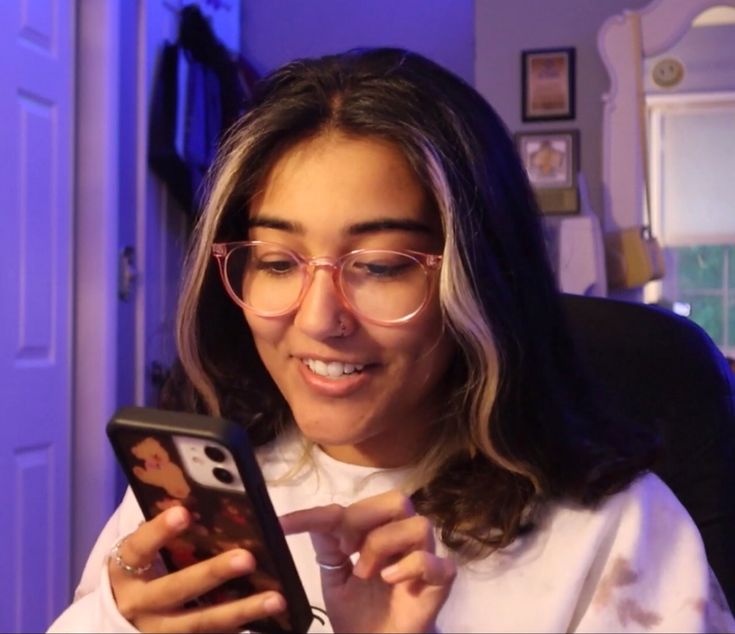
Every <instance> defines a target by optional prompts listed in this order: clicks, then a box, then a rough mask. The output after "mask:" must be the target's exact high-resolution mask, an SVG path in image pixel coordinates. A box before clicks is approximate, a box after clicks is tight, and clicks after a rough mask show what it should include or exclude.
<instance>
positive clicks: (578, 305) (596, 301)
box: [562, 294, 735, 609]
mask: <svg viewBox="0 0 735 634" xmlns="http://www.w3.org/2000/svg"><path fill="white" fill-rule="evenodd" d="M562 304H563V307H564V311H565V313H566V317H567V322H568V324H569V326H570V328H571V331H572V336H573V340H574V343H575V346H576V348H577V353H578V355H579V357H580V360H581V361H582V364H583V366H585V368H586V369H587V372H588V374H589V375H590V378H591V380H592V381H593V384H594V385H595V386H596V387H597V388H598V389H599V391H600V392H601V395H602V396H603V397H604V398H607V399H611V402H612V403H616V404H617V405H619V407H620V410H621V414H623V415H625V416H628V417H630V418H631V419H633V420H634V421H639V422H640V423H641V424H644V425H649V426H651V425H652V426H654V427H656V428H657V429H658V430H659V433H660V435H661V439H662V456H661V459H660V461H659V462H658V464H657V465H656V467H655V468H654V469H653V470H654V471H655V472H656V473H657V474H658V475H659V477H661V479H662V480H663V481H664V482H666V484H668V486H669V488H671V490H672V491H673V492H674V493H675V495H676V496H677V497H678V498H679V501H680V502H681V503H682V504H683V505H684V507H685V508H686V509H687V510H688V511H689V514H690V515H691V516H692V518H693V519H694V522H695V523H696V524H697V526H698V527H699V530H700V532H701V534H702V538H703V540H704V545H705V549H706V551H707V557H708V559H709V562H710V565H711V566H712V569H713V570H714V572H715V574H716V575H717V578H718V580H719V582H720V585H721V586H722V589H723V591H724V593H725V596H726V597H727V600H728V602H729V603H730V606H731V607H733V608H734V609H735V381H733V377H732V371H731V370H730V367H729V364H728V363H727V361H726V359H725V358H724V357H723V355H722V354H721V353H720V351H719V350H718V348H717V347H716V346H715V344H714V343H713V341H712V340H711V339H710V338H709V336H708V335H707V334H706V333H705V332H704V330H702V329H701V328H700V327H699V326H698V325H697V324H695V323H694V322H693V321H691V320H689V319H686V318H684V317H680V316H678V315H675V314H674V313H672V312H669V311H667V310H664V309H661V308H657V307H653V306H647V305H644V304H636V303H631V302H623V301H617V300H612V299H604V298H599V297H582V296H577V295H566V294H565V295H562Z"/></svg>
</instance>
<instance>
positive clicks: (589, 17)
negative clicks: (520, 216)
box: [475, 0, 649, 214]
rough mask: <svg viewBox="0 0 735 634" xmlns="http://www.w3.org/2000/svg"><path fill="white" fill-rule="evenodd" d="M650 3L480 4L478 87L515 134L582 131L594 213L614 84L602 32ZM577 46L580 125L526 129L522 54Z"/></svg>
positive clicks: (561, 0) (498, 0)
mask: <svg viewBox="0 0 735 634" xmlns="http://www.w3.org/2000/svg"><path fill="white" fill-rule="evenodd" d="M648 3H649V0H554V1H553V2H550V1H549V0H513V2H503V1H502V0H476V2H475V42H476V60H475V86H476V87H477V89H478V90H479V91H480V92H481V93H482V94H483V95H484V96H485V98H486V99H488V101H490V103H491V104H492V105H493V106H494V107H495V109H496V110H497V111H498V114H499V115H500V116H501V117H502V119H503V120H504V121H505V123H506V124H507V125H508V127H509V128H510V130H511V131H512V132H517V131H520V130H525V131H541V130H547V129H549V130H553V129H570V128H573V129H578V130H579V131H580V158H581V170H582V172H583V174H584V176H585V178H586V180H587V183H588V185H589V190H590V198H591V203H592V207H593V209H594V210H595V211H596V212H597V213H598V214H601V213H602V186H601V179H602V96H603V94H604V93H606V92H607V90H608V86H609V78H608V76H607V73H606V71H605V68H604V66H603V63H602V60H601V59H600V55H599V53H598V52H597V32H598V31H599V29H600V26H602V23H603V22H604V21H605V20H606V19H607V18H608V17H610V16H611V15H615V14H620V13H622V12H623V10H625V9H637V8H640V7H642V6H645V5H646V4H648ZM567 46H573V47H575V48H576V49H577V51H576V62H577V81H576V92H577V99H576V119H574V120H566V121H552V122H544V123H525V124H522V123H521V51H522V50H525V49H534V48H558V47H567Z"/></svg>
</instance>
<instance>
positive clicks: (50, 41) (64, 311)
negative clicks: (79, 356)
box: [0, 0, 74, 632]
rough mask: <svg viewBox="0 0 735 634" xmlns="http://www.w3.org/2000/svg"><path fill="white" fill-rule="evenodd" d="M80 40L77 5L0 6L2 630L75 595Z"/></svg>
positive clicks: (35, 624) (31, 622)
mask: <svg viewBox="0 0 735 634" xmlns="http://www.w3.org/2000/svg"><path fill="white" fill-rule="evenodd" d="M73 35H74V12H73V3H70V2H49V1H46V2H42V1H40V0H35V1H33V0H25V1H24V2H23V1H21V0H8V1H7V2H3V3H2V7H1V8H0V59H1V60H3V61H2V64H3V68H2V77H3V82H2V83H1V84H0V130H2V152H0V209H2V211H1V212H0V215H1V217H2V231H0V407H2V414H3V422H2V424H0V508H2V509H3V512H4V513H3V514H4V521H3V522H1V523H0V543H3V544H5V547H3V548H1V549H0V570H2V571H3V574H2V575H0V631H5V632H10V631H42V630H44V629H45V628H46V627H48V625H49V624H50V622H51V620H53V618H54V617H55V615H56V614H57V613H58V612H59V611H60V610H61V609H62V608H63V606H64V605H65V604H66V603H68V600H69V535H70V532H69V525H70V520H69V504H70V494H69V490H70V471H69V469H70V462H69V446H70V444H69V443H70V430H71V357H70V346H71V297H72V281H71V280H72V268H71V258H72V245H71V240H72V232H71V229H72V205H71V196H72V188H71V183H72V175H73V171H72V170H73V165H74V161H73V147H72V138H73V137H72V135H73V94H74V91H73Z"/></svg>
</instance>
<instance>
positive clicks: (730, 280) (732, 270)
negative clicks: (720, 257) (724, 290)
mask: <svg viewBox="0 0 735 634" xmlns="http://www.w3.org/2000/svg"><path fill="white" fill-rule="evenodd" d="M727 263H728V271H727V286H728V288H735V245H733V244H731V245H730V246H729V247H727Z"/></svg>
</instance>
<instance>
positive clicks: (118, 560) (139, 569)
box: [110, 535, 153, 577]
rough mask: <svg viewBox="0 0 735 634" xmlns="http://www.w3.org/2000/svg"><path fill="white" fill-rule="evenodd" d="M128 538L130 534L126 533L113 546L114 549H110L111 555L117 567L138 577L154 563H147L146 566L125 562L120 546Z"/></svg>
mask: <svg viewBox="0 0 735 634" xmlns="http://www.w3.org/2000/svg"><path fill="white" fill-rule="evenodd" d="M127 538H128V536H127V535H126V536H125V537H123V538H122V539H120V540H118V542H117V543H116V544H115V545H114V546H113V547H112V550H111V551H110V557H112V559H113V561H114V562H115V564H116V565H117V567H118V568H120V569H121V570H122V571H123V572H124V573H125V574H128V575H132V576H133V577H137V576H139V575H142V574H143V573H146V572H148V571H149V570H150V569H151V566H152V565H153V564H146V565H145V566H131V565H130V564H127V563H125V561H124V560H123V558H122V555H121V554H120V547H121V546H122V545H123V543H124V542H125V540H126V539H127Z"/></svg>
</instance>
